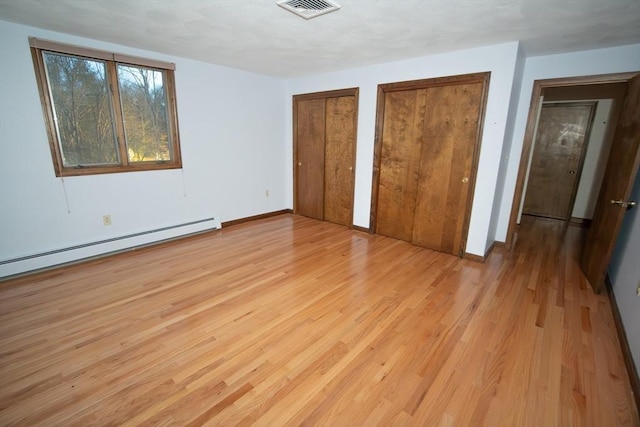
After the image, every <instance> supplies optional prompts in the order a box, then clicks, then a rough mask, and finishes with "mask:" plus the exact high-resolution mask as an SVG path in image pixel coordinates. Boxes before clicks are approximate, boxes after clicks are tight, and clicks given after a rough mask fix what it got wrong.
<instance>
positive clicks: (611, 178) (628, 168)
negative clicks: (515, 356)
mask: <svg viewBox="0 0 640 427" xmlns="http://www.w3.org/2000/svg"><path fill="white" fill-rule="evenodd" d="M639 164H640V75H639V76H636V77H634V78H633V79H631V80H629V83H628V90H627V96H626V98H625V101H624V104H623V107H622V111H621V112H620V116H619V118H618V124H617V127H616V131H615V134H614V137H613V143H612V145H611V151H610V152H609V159H608V160H607V168H606V169H605V174H604V177H603V179H602V187H601V188H600V194H599V196H598V203H597V204H596V210H595V212H594V214H593V221H592V222H591V227H590V228H589V232H588V235H587V240H586V242H585V246H584V249H583V252H582V257H581V260H580V267H581V268H582V271H583V272H584V274H585V275H586V277H587V280H589V283H590V284H591V286H592V287H593V289H594V290H595V291H596V292H600V291H601V290H602V288H603V287H604V278H605V275H606V272H607V267H608V266H609V261H610V260H611V254H612V253H613V248H614V246H615V242H616V240H617V238H618V233H619V231H620V227H621V225H622V221H623V219H624V214H625V212H626V207H624V206H621V204H622V202H626V201H627V200H628V197H629V195H630V194H631V190H632V187H633V183H634V180H635V177H636V174H637V173H638V165H639ZM612 202H614V203H612ZM615 202H621V204H616V203H615ZM636 209H638V208H636Z"/></svg>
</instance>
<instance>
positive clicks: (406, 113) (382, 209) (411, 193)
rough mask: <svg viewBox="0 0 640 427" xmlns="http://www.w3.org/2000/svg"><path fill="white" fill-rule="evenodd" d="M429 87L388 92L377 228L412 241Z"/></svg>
mask: <svg viewBox="0 0 640 427" xmlns="http://www.w3.org/2000/svg"><path fill="white" fill-rule="evenodd" d="M425 102H426V90H424V89H423V90H404V91H398V92H390V93H388V94H387V95H386V102H385V109H384V128H383V134H382V154H381V161H380V185H379V188H378V220H377V227H376V232H377V233H379V234H383V235H385V236H389V237H394V238H396V239H401V240H406V241H409V242H410V241H412V236H413V221H414V217H415V205H416V193H417V189H418V181H419V175H420V150H421V148H422V145H421V144H422V132H423V128H424V111H425Z"/></svg>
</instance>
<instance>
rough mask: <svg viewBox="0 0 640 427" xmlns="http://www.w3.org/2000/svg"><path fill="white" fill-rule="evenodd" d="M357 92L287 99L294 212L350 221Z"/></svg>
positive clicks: (345, 223) (350, 90)
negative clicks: (291, 129)
mask: <svg viewBox="0 0 640 427" xmlns="http://www.w3.org/2000/svg"><path fill="white" fill-rule="evenodd" d="M357 94H358V90H357V89H344V90H339V91H330V92H319V93H311V94H305V95H295V96H294V97H293V124H294V133H293V135H294V138H293V144H294V165H295V166H294V212H295V213H296V214H300V215H304V216H308V217H311V218H316V219H320V220H325V221H331V222H334V223H337V224H341V225H347V226H350V225H351V224H352V221H353V191H354V162H355V142H356V125H357V105H358V103H357Z"/></svg>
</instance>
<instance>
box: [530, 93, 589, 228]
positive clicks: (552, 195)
mask: <svg viewBox="0 0 640 427" xmlns="http://www.w3.org/2000/svg"><path fill="white" fill-rule="evenodd" d="M594 107H595V103H567V104H547V105H544V106H543V107H542V110H541V112H540V119H539V120H538V131H537V135H536V140H535V145H534V148H533V156H532V158H531V168H530V172H529V181H528V184H527V192H526V196H525V201H524V207H523V210H522V213H524V214H529V215H537V216H544V217H548V218H556V219H562V220H569V219H571V211H572V208H573V203H574V201H575V196H576V191H577V190H578V183H579V181H580V175H581V171H582V163H583V161H584V153H585V151H586V150H585V147H586V145H587V144H586V141H587V140H588V138H589V132H590V130H591V123H592V122H593V114H594V110H595V108H594Z"/></svg>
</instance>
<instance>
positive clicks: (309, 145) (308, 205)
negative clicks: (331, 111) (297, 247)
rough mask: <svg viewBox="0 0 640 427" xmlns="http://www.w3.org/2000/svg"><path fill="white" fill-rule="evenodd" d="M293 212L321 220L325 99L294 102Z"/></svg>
mask: <svg viewBox="0 0 640 427" xmlns="http://www.w3.org/2000/svg"><path fill="white" fill-rule="evenodd" d="M296 141H297V146H296V149H297V153H296V160H297V163H296V166H295V167H296V213H297V214H300V215H304V216H308V217H311V218H316V219H323V210H324V194H323V193H324V179H325V177H324V169H325V168H324V141H325V100H324V99H323V98H320V99H308V100H301V101H298V105H297V139H296Z"/></svg>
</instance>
